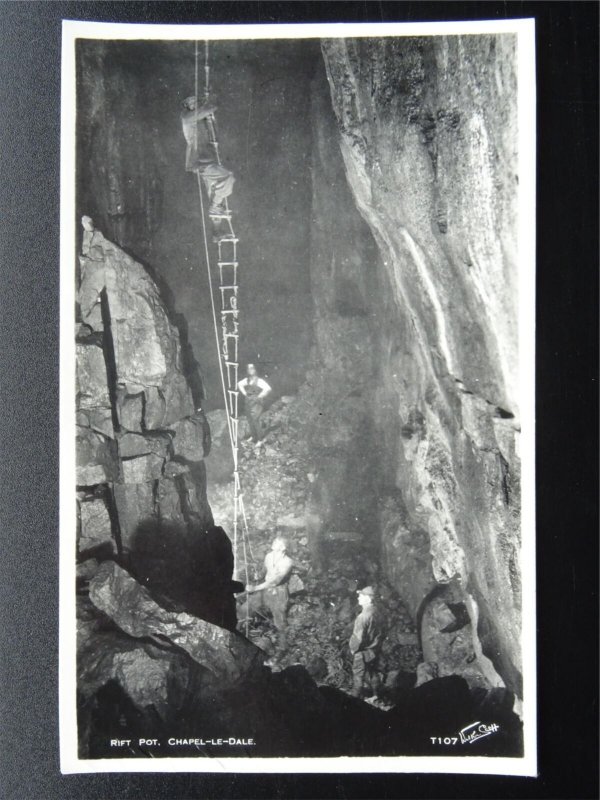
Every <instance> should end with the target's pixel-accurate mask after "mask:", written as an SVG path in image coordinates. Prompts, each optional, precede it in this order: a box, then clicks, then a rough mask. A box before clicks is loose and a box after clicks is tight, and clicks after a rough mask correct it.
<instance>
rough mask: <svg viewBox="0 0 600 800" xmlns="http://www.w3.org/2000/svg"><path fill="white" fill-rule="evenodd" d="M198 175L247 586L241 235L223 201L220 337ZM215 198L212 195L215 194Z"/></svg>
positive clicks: (212, 135) (212, 128)
mask: <svg viewBox="0 0 600 800" xmlns="http://www.w3.org/2000/svg"><path fill="white" fill-rule="evenodd" d="M208 53H209V43H208V41H205V43H204V75H205V84H204V101H205V102H208V98H209V95H210V65H209V60H208ZM198 55H199V54H198V42H196V43H195V75H194V84H195V97H196V108H197V107H198V89H199V81H198V61H199V59H198ZM206 124H207V125H208V129H209V139H210V143H211V145H212V147H213V149H214V153H215V161H216V162H217V163H218V164H219V165H220V164H221V157H220V155H219V142H218V140H217V135H216V122H215V118H214V116H212V115H211V116H209V117H207V118H206ZM196 179H197V182H198V191H199V195H200V208H201V213H202V229H203V235H204V251H205V258H206V268H207V271H208V283H209V288H210V300H211V306H212V313H213V322H214V327H215V338H216V341H217V349H218V361H219V372H220V375H221V383H222V388H223V400H224V403H225V412H226V414H227V428H228V432H229V438H230V440H231V452H232V456H233V525H232V527H233V559H234V561H233V564H234V566H233V576H234V578H235V579H236V580H237V579H239V577H240V576H239V574H238V533H239V532H240V531H241V534H242V537H241V541H242V551H243V565H244V572H245V579H246V584H248V582H249V577H248V555H249V556H250V559H251V560H252V562H254V554H253V553H252V546H251V544H250V537H249V534H248V521H247V519H246V511H245V509H244V496H243V493H242V487H241V483H240V474H239V464H238V451H239V440H238V427H239V426H238V422H239V408H238V400H239V390H238V379H239V335H240V334H239V313H240V312H239V306H238V299H239V298H238V289H239V287H238V253H237V246H238V238H237V236H236V234H235V231H234V229H233V222H232V213H231V209H230V208H229V203H228V201H227V198H225V201H224V203H223V211H222V212H220V213H218V214H213V213H210V212H209V216H210V217H211V219H212V220H220V221H223V220H224V221H225V223H226V226H225V227H226V231H225V233H224V234H223V235H220V236H219V237H218V240H217V245H218V260H217V265H218V268H219V293H220V295H221V310H220V315H221V336H220V340H219V331H218V321H217V310H216V306H215V296H214V292H213V281H212V274H211V267H210V256H209V251H208V241H207V234H206V222H205V218H204V201H203V180H202V176H201V174H200V171H199V170H196ZM209 202H210V198H209ZM248 626H249V617H248V613H246V635H248Z"/></svg>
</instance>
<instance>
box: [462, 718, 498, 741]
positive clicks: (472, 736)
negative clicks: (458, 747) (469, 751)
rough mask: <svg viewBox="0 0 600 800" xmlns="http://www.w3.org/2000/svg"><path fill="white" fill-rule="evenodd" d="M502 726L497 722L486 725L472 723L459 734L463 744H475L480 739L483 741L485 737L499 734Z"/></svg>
mask: <svg viewBox="0 0 600 800" xmlns="http://www.w3.org/2000/svg"><path fill="white" fill-rule="evenodd" d="M499 730H500V726H499V725H497V724H496V723H495V722H492V723H490V724H489V725H486V724H485V723H484V722H472V723H471V724H470V725H467V727H466V728H463V729H462V730H461V731H459V732H458V735H459V737H460V743H461V744H473V742H476V741H477V740H478V739H483V738H484V737H485V736H491V735H492V734H493V733H498V731H499Z"/></svg>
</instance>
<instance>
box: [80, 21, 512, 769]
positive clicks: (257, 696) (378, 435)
mask: <svg viewBox="0 0 600 800" xmlns="http://www.w3.org/2000/svg"><path fill="white" fill-rule="evenodd" d="M432 38H433V37H432ZM514 50H515V42H514V38H513V37H512V36H511V35H509V34H503V35H497V36H478V37H460V36H451V37H446V36H444V37H435V41H432V39H431V38H430V39H429V40H428V39H427V38H403V39H394V38H389V39H386V38H382V39H364V40H341V39H340V40H323V41H319V40H316V39H314V40H310V39H307V40H256V41H238V40H231V41H220V42H215V43H214V44H213V46H211V50H210V67H211V72H210V80H211V100H212V101H213V102H214V103H215V104H216V106H217V111H216V119H217V123H218V138H219V147H220V154H221V157H222V159H223V163H224V164H225V165H226V166H227V167H228V168H229V169H231V170H232V172H233V173H234V175H235V178H236V181H235V186H234V190H233V194H232V196H231V198H230V206H231V209H232V212H233V218H234V220H235V228H236V234H237V236H238V237H239V259H240V268H239V285H240V295H239V308H240V333H241V336H240V363H241V364H242V365H244V364H246V363H247V362H253V363H255V364H256V365H257V367H258V370H259V373H260V375H261V376H263V377H264V378H265V379H266V380H267V381H268V382H269V384H270V385H271V387H272V389H273V391H272V394H271V395H270V397H269V400H268V403H267V406H266V408H265V411H264V414H263V416H262V425H263V431H264V435H263V438H262V441H261V442H260V444H259V445H258V446H254V445H253V443H251V442H249V441H248V440H247V439H245V438H244V435H245V432H246V429H245V427H244V424H243V423H244V420H243V419H241V420H240V434H241V437H242V441H241V444H240V456H239V458H240V467H239V468H240V474H241V479H242V484H243V490H244V501H245V505H246V512H247V518H248V531H249V542H248V543H245V542H240V543H238V550H237V552H236V553H235V554H233V555H235V559H236V566H235V573H236V574H235V576H234V577H235V578H236V579H239V580H240V581H241V582H243V583H245V582H247V581H248V580H250V581H257V580H260V579H261V576H262V563H263V559H264V557H265V555H266V553H267V552H268V551H269V549H270V546H271V542H272V539H273V537H274V536H275V535H276V534H281V535H284V536H285V537H286V539H287V541H288V552H289V553H290V555H291V557H292V559H293V561H294V565H295V566H294V574H293V576H294V585H295V589H294V591H292V590H291V589H290V591H291V598H290V607H289V610H288V621H289V625H288V633H287V636H286V642H285V646H283V647H282V646H281V644H280V642H279V636H278V632H277V631H276V630H275V629H274V627H273V625H272V620H271V619H270V618H269V615H268V614H267V615H266V616H264V617H263V616H261V617H259V618H256V619H254V620H253V621H252V623H251V626H250V629H248V628H246V630H245V632H244V633H245V637H246V638H248V639H249V640H250V642H251V643H252V645H253V646H254V647H256V648H258V649H259V651H260V652H261V653H264V654H265V659H269V660H268V661H267V664H268V667H264V666H263V667H262V668H261V669H262V671H261V670H258V671H257V670H256V669H255V667H254V666H253V665H254V662H253V660H252V658H251V657H250V655H251V654H250V655H249V654H248V653H246V652H245V651H243V650H241V651H240V653H241V655H239V660H238V666H239V664H244V665H245V664H246V663H247V664H248V669H247V672H246V673H245V676H244V677H243V678H242V679H240V680H241V682H240V680H238V679H237V677H236V678H235V680H234V678H232V673H231V670H233V669H234V668H233V666H231V665H225V666H224V665H223V664H221V663H220V662H219V664H218V665H217V666H214V669H211V667H210V665H209V667H208V669H207V668H205V667H206V665H203V662H202V656H201V655H198V652H199V651H198V650H197V649H196V650H194V649H193V647H192V646H191V645H190V646H187V645H185V646H184V645H181V643H179V644H177V643H176V644H174V640H173V636H172V635H170V633H169V631H170V630H171V628H170V627H169V626H171V625H173V624H175V625H176V624H177V623H176V622H173V619H174V618H177V619H179V618H180V616H181V615H182V614H189V615H191V616H192V617H194V618H197V619H200V620H207V621H208V622H217V623H218V609H217V610H215V607H214V603H213V602H212V601H213V600H214V597H215V596H217V595H218V594H219V592H222V591H223V586H222V585H221V583H220V582H219V580H218V579H217V578H215V575H216V573H218V572H219V571H220V570H221V571H222V566H223V564H224V563H225V564H226V566H225V571H226V572H227V571H228V570H229V572H231V570H232V569H233V563H229V562H230V555H231V554H230V553H228V551H227V548H226V547H225V549H224V550H223V549H222V548H220V546H219V545H218V544H215V546H214V547H213V546H212V545H211V546H209V544H207V542H206V540H205V539H203V536H204V535H205V532H206V530H207V528H209V527H210V526H211V525H213V524H214V525H217V526H222V527H223V528H224V529H225V531H227V532H230V531H231V526H232V503H231V481H232V469H233V464H232V460H231V452H230V448H229V442H228V436H227V428H226V421H225V414H224V403H223V397H222V393H221V385H220V378H219V361H218V358H219V357H218V353H217V349H216V344H215V333H214V330H213V318H212V312H211V298H210V292H209V289H208V283H207V273H206V264H205V261H204V251H203V248H204V244H203V239H202V225H201V218H200V206H199V198H198V186H197V183H196V180H195V178H194V176H193V175H191V174H190V173H187V172H186V171H185V168H184V162H185V140H184V138H183V134H182V130H181V122H180V111H181V103H182V101H183V99H184V98H185V97H187V96H188V95H190V94H193V93H194V72H195V46H194V43H193V42H187V41H186V42H183V41H181V42H180V41H132V42H126V43H123V42H119V41H104V40H80V41H79V42H78V45H77V109H76V111H77V176H76V197H77V200H76V208H77V217H78V220H77V230H78V240H77V243H76V249H77V254H78V256H79V258H78V260H77V277H76V279H77V287H78V306H77V319H76V327H77V348H78V350H77V358H78V387H79V388H78V409H77V415H78V416H77V423H78V455H77V458H78V470H79V472H78V475H79V477H78V486H77V498H78V545H77V547H78V552H77V560H78V603H79V606H78V630H79V645H80V655H79V681H80V687H79V702H80V716H79V737H80V749H81V752H82V753H85V754H87V755H91V756H93V757H98V756H104V757H106V755H111V756H115V755H132V754H137V755H140V754H141V755H147V753H148V748H147V747H146V748H145V749H144V747H141V746H139V747H135V746H134V747H133V750H131V749H129V748H125V750H121V751H120V752H119V753H116V752H115V751H114V750H111V749H110V748H109V747H108V746H107V744H106V742H107V741H108V740H109V739H111V738H118V739H119V740H123V741H125V740H129V739H135V738H136V736H135V734H136V733H137V734H139V735H140V736H144V737H145V738H146V739H148V738H151V734H152V736H154V735H156V736H157V737H159V738H160V736H162V735H167V734H169V735H173V736H179V737H185V736H186V735H188V734H189V733H190V732H191V731H197V730H198V720H199V719H200V718H203V715H206V713H207V712H206V709H207V708H209V709H210V718H211V720H212V722H213V723H214V724H213V726H212V728H211V732H212V733H214V732H215V731H216V732H217V733H218V731H219V730H228V731H229V732H230V733H231V735H232V736H233V735H235V736H236V737H240V741H246V740H247V735H248V726H247V725H244V724H243V722H242V720H248V719H255V720H257V721H256V725H255V728H252V731H254V735H255V738H257V740H259V741H260V742H261V744H260V746H259V748H258V749H255V750H252V749H251V748H247V747H245V746H244V745H240V747H239V748H238V750H237V751H236V752H238V753H239V754H243V755H248V754H252V755H254V754H256V753H257V752H259V751H260V753H261V754H285V755H288V754H295V753H298V754H302V755H308V754H325V753H333V754H353V753H355V754H369V753H373V752H375V753H391V754H400V753H411V752H412V753H424V752H427V753H430V752H431V744H430V742H429V736H430V733H429V732H430V731H431V730H432V726H433V727H434V728H435V731H434V732H436V734H437V732H438V731H440V732H444V730H446V729H447V730H448V731H451V732H455V731H456V729H457V728H456V726H457V725H458V726H459V727H460V725H461V724H463V723H464V724H467V723H468V722H471V721H472V719H471V717H472V718H473V719H475V718H478V719H479V718H481V719H482V720H496V719H500V718H501V719H502V724H503V735H502V736H497V737H489V739H488V740H487V742H486V744H485V747H487V748H488V749H487V750H485V751H484V750H483V749H481V750H480V751H479V752H480V753H485V754H509V755H519V754H520V752H521V749H520V748H521V743H520V720H519V715H518V710H519V706H520V702H521V701H522V697H523V689H522V678H521V655H520V570H519V552H520V551H519V548H520V528H519V508H520V505H519V455H518V438H519V409H518V403H517V398H518V393H517V391H516V388H515V387H516V379H515V375H516V374H517V373H518V348H517V344H518V341H517V334H516V332H515V331H516V327H517V326H516V322H515V319H516V310H515V285H516V283H515V281H516V278H515V264H516V261H515V259H516V255H515V253H516V244H515V235H516V234H515V231H514V227H515V225H514V223H515V213H516V212H515V208H516V200H515V186H516V185H517V183H518V175H517V170H516V154H515V150H516V148H515V135H516V134H515V127H516V123H515V119H516V111H515V102H516V101H515V99H514V90H515V76H514ZM202 79H203V76H201V80H202ZM84 216H85V217H89V218H91V219H92V220H93V228H94V232H93V233H91V232H89V231H86V230H85V229H84V228H83V227H82V226H81V225H80V222H79V221H80V219H81V218H82V217H84ZM100 232H101V233H100ZM209 247H210V252H211V255H212V258H213V259H214V253H215V246H214V244H212V243H211V242H209ZM213 268H214V266H213ZM99 276H100V277H99ZM128 359H129V361H128ZM157 376H158V377H157ZM157 387H158V388H157ZM199 408H202V411H203V420H204V421H203V423H202V424H199V421H198V417H197V413H196V412H197V409H199ZM208 429H210V437H209V438H210V441H209V440H208V439H207V430H208ZM311 470H312V471H315V472H317V474H318V476H319V480H320V481H322V482H323V484H325V485H326V487H327V492H328V496H329V497H330V500H331V503H330V514H329V516H328V519H327V529H326V531H325V533H324V537H325V538H324V543H323V548H324V553H325V567H324V569H323V570H322V571H317V570H316V569H315V564H314V563H313V561H314V560H313V558H312V556H311V551H310V547H309V544H310V543H308V542H307V536H306V530H305V524H304V521H303V509H304V506H305V502H306V497H307V492H308V491H309V487H308V482H307V473H308V472H309V471H311ZM242 538H243V537H242ZM247 548H250V549H251V550H252V553H251V554H250V553H249V552H248V550H247ZM107 564H111V565H114V569H115V570H119V571H116V572H115V571H113V572H112V573H110V580H109V577H107V575H108V573H107V571H106V569H107ZM116 565H118V567H117V566H116ZM215 565H216V566H215ZM120 570H122V571H120ZM119 581H121V584H119V585H120V587H121V589H120V592H121V593H119V591H116V590H115V589H114V586H115V583H118V582H119ZM128 581H132V582H133V583H129V582H128ZM366 584H370V585H374V586H376V588H377V592H378V596H379V603H380V606H381V610H382V614H383V615H384V617H385V620H386V631H387V633H386V638H385V643H384V646H383V650H382V655H381V663H380V671H381V676H380V677H381V681H382V686H383V688H382V691H381V697H382V698H383V699H382V701H381V703H380V704H379V706H377V705H375V706H371V705H369V704H366V703H365V702H363V701H361V700H357V699H356V698H351V697H349V696H348V690H349V687H350V685H351V667H350V660H351V659H350V656H349V654H348V651H347V639H348V637H349V634H350V633H351V631H352V624H353V621H354V618H355V616H356V614H357V613H358V610H359V609H358V608H357V605H356V590H357V588H360V587H361V586H364V585H366ZM110 586H112V587H113V589H111V591H113V594H114V597H112V599H111V598H108V593H109V588H108V587H110ZM142 589H143V591H144V592H146V593H148V596H147V597H146V596H144V597H145V599H144V600H143V602H142V601H141V600H140V605H139V607H138V605H135V608H136V609H138V611H137V612H136V613H138V614H139V617H140V619H141V618H143V620H144V625H145V627H144V625H142V624H141V623H140V624H139V625H138V627H136V624H137V623H133V622H132V621H131V620H130V619H129V618H127V619H124V617H127V613H126V610H125V606H126V604H127V603H128V602H130V600H131V598H132V597H133V595H136V592H138V591H141V590H142ZM228 591H229V590H228V589H227V590H226V591H225V593H226V594H227V592H228ZM136 597H137V595H136ZM90 598H91V599H90ZM138 599H139V598H138ZM131 602H132V603H133V601H132V600H131ZM136 602H137V601H136ZM211 603H212V604H211ZM133 607H134V605H132V608H133ZM140 609H141V610H140ZM132 613H133V612H132ZM164 614H168V615H174V617H173V618H172V617H170V616H169V618H168V619H167V618H166V617H164ZM130 616H131V615H130ZM151 623H152V624H151ZM153 626H154V627H153ZM198 635H199V636H200V634H198ZM223 635H225V633H224V634H223ZM227 635H228V636H229V635H232V636H234V637H236V640H237V639H238V638H241V637H242V635H243V634H237V633H231V634H230V632H229V631H228V632H227ZM175 641H176V642H177V640H175ZM226 646H229V645H227V643H226V642H224V643H223V648H226ZM194 647H197V644H196V645H194ZM190 654H191V655H190ZM251 664H252V666H251ZM220 670H221V671H220ZM228 670H229V672H228ZM236 674H237V673H236ZM219 675H224V676H225V677H223V678H222V679H221V678H219V677H218V676H219ZM215 676H217V677H215ZM299 697H301V698H303V700H304V701H305V702H302V703H301V704H300V705H301V706H302V707H299V704H298V698H299ZM290 706H291V707H293V713H292V714H291V715H290V713H289V708H290ZM474 714H478V715H479V716H478V717H474V716H473V715H474ZM386 715H387V716H386ZM290 716H291V717H293V718H294V719H293V721H291V720H290ZM324 719H327V720H328V723H327V726H326V727H327V730H328V732H329V733H328V735H327V736H326V737H324V735H323V731H322V724H323V720H324ZM386 720H387V721H386ZM390 720H392V721H391V722H390ZM403 720H404V723H403ZM406 720H410V727H411V730H412V733H411V735H410V736H409V735H408V733H407V726H406V724H405V722H406ZM219 726H220V727H219ZM436 726H437V727H436ZM390 730H393V731H394V733H393V735H392V734H391V733H390ZM332 731H334V733H332ZM361 731H362V733H361ZM415 731H416V733H415ZM428 731H429V732H428ZM419 737H420V738H419ZM415 742H416V743H415ZM427 748H429V749H427ZM184 751H185V752H186V753H187V752H188V751H187V750H185V748H184V749H183V750H182V749H180V750H179V753H183V752H184ZM189 752H190V753H192V754H196V751H194V749H193V747H190V750H189ZM171 754H172V753H171ZM436 754H437V753H436ZM163 755H165V753H163Z"/></svg>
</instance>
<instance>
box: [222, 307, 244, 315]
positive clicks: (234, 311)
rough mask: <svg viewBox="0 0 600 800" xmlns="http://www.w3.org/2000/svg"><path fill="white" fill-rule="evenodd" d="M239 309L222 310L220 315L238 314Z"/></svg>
mask: <svg viewBox="0 0 600 800" xmlns="http://www.w3.org/2000/svg"><path fill="white" fill-rule="evenodd" d="M239 313H240V312H239V309H237V308H224V309H222V311H221V314H239Z"/></svg>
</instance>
